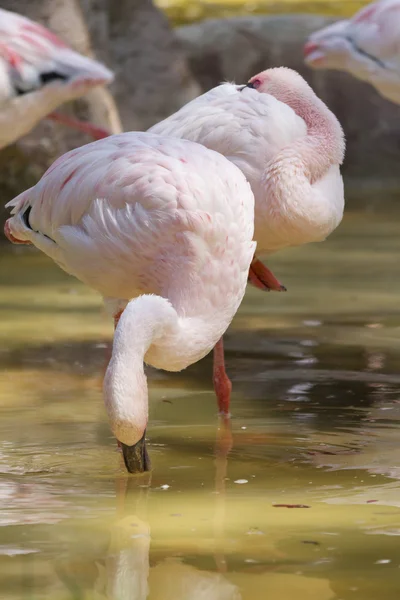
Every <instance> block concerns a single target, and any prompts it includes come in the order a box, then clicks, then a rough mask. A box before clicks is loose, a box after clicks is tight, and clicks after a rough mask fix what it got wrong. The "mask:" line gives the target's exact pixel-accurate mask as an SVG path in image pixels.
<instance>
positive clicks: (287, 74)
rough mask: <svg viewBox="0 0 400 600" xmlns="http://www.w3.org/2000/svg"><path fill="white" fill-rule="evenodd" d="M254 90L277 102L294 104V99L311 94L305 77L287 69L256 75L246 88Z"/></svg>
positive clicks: (278, 68) (267, 71)
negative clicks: (267, 95) (273, 98)
mask: <svg viewBox="0 0 400 600" xmlns="http://www.w3.org/2000/svg"><path fill="white" fill-rule="evenodd" d="M244 87H248V88H253V89H255V90H257V91H258V92H260V93H262V94H269V95H271V96H274V97H275V98H276V99H277V100H280V101H281V102H284V103H285V104H288V105H289V106H290V105H291V104H292V101H293V99H294V97H296V96H299V95H300V94H309V93H310V90H311V88H310V86H309V85H308V83H307V82H306V81H305V79H303V77H302V76H301V75H300V74H299V73H297V71H293V69H288V68H287V67H277V68H274V69H267V70H266V71H263V72H262V73H259V74H258V75H254V77H252V78H251V79H250V80H249V82H248V83H247V84H246V85H245V86H244Z"/></svg>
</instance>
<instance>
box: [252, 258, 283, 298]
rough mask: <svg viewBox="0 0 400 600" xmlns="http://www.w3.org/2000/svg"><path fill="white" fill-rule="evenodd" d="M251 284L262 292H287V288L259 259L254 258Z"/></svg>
mask: <svg viewBox="0 0 400 600" xmlns="http://www.w3.org/2000/svg"><path fill="white" fill-rule="evenodd" d="M248 281H249V283H251V284H252V285H254V286H255V287H256V288H258V289H260V290H264V291H267V292H269V291H270V290H274V291H275V292H286V288H285V286H284V285H282V284H281V283H280V282H279V281H278V280H277V278H276V277H275V275H274V274H273V273H272V272H271V271H270V270H269V269H268V267H266V266H265V265H264V264H263V263H262V262H261V261H260V260H258V258H256V257H254V258H253V260H252V262H251V265H250V270H249V279H248Z"/></svg>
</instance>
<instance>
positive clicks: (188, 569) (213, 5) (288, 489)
mask: <svg viewBox="0 0 400 600" xmlns="http://www.w3.org/2000/svg"><path fill="white" fill-rule="evenodd" d="M365 4H366V2H361V1H353V0H342V1H340V0H332V1H329V0H314V1H313V2H303V1H301V0H299V1H294V0H280V1H279V0H275V1H268V0H264V1H260V2H258V1H257V0H254V1H251V2H245V1H242V0H226V1H223V0H221V1H220V2H218V0H214V1H211V0H210V1H208V0H198V1H196V0H159V2H158V3H153V2H151V0H118V1H117V0H80V1H78V0H34V1H33V0H9V1H7V0H2V1H1V2H0V5H1V7H2V8H6V9H9V10H13V11H16V12H20V13H21V14H24V15H26V16H28V17H30V18H32V19H34V20H36V21H40V22H41V23H43V24H44V25H46V26H48V27H49V28H51V29H52V30H53V31H54V32H56V33H57V34H58V35H59V36H60V37H62V38H63V39H65V40H66V41H67V42H68V43H69V44H70V45H72V46H73V47H74V48H76V49H77V50H79V51H80V52H83V53H87V54H91V53H93V54H94V55H95V56H96V57H97V58H98V59H99V60H101V61H103V62H104V63H105V64H106V65H107V66H109V67H110V68H111V69H112V70H113V71H114V73H115V81H114V83H113V84H112V85H111V86H110V87H109V88H107V89H98V90H95V91H94V92H92V93H91V94H89V95H88V96H86V97H84V98H81V99H79V101H76V102H74V103H72V104H70V105H68V106H63V107H62V108H61V111H64V112H65V113H66V114H69V115H75V116H78V117H80V118H83V119H90V120H91V121H93V122H97V123H98V124H102V125H104V126H111V123H112V122H113V119H114V117H115V115H117V114H119V116H120V118H121V121H122V124H123V128H124V130H145V129H147V128H148V127H149V126H151V125H152V124H153V123H156V122H157V121H159V120H161V119H163V118H164V117H166V116H167V115H169V114H171V113H172V112H174V111H175V110H177V109H178V108H179V107H180V106H182V105H183V104H184V103H186V102H187V101H189V100H190V99H191V98H194V97H195V96H196V95H198V94H200V93H202V92H204V91H206V90H208V89H210V88H211V87H213V86H215V85H218V84H219V83H220V82H221V81H224V80H234V81H236V82H237V83H245V82H246V81H247V80H248V79H249V77H250V76H252V75H254V74H256V73H257V72H259V71H261V70H264V69H267V68H269V67H274V66H282V65H284V66H288V67H291V68H293V69H296V70H297V71H299V72H300V73H301V74H302V75H303V76H304V77H305V78H306V79H307V81H308V82H309V83H310V84H311V85H312V87H313V88H314V90H315V91H316V93H317V94H318V95H319V96H320V97H321V98H322V100H324V102H326V104H327V105H328V106H329V107H330V108H331V110H332V111H333V112H334V113H335V114H336V116H337V117H338V119H339V120H340V122H341V124H342V126H343V128H344V131H345V134H346V138H347V152H346V159H345V163H344V166H343V175H344V179H345V187H346V201H347V205H346V214H345V218H344V221H343V223H342V224H341V225H340V226H339V227H338V229H337V231H336V232H335V233H334V234H333V235H332V236H331V237H330V238H329V239H328V240H327V241H326V242H324V243H322V244H318V245H309V246H306V247H302V248H300V249H295V250H291V249H288V250H286V251H284V252H281V253H278V255H277V256H276V257H275V256H274V257H273V259H272V261H270V263H269V266H272V268H273V271H274V272H275V273H276V275H277V276H278V277H279V279H280V280H281V281H282V282H283V283H284V284H285V285H286V286H287V288H288V293H287V294H274V293H271V294H263V293H261V292H259V291H258V290H255V289H248V291H247V294H246V298H245V301H244V303H243V305H242V307H241V309H240V311H239V313H238V315H237V317H236V318H235V320H234V323H233V325H232V327H231V328H230V329H229V331H228V333H227V336H226V352H227V371H228V373H229V375H230V377H231V378H232V381H233V399H232V412H233V433H234V447H233V450H232V452H231V455H230V457H229V459H228V461H227V462H225V463H222V464H221V463H220V461H219V460H218V456H217V457H216V456H215V452H214V446H215V439H216V437H217V420H216V414H215V396H214V393H213V391H212V385H211V357H207V358H206V359H204V360H203V361H201V362H200V363H198V364H196V365H194V366H193V367H191V368H189V369H188V370H186V371H185V372H183V373H177V374H170V373H165V372H159V371H155V370H152V369H149V370H148V376H149V381H150V389H151V406H150V426H149V430H148V434H149V436H150V447H149V449H150V453H151V454H152V457H153V463H154V465H155V470H154V472H153V479H152V483H151V486H150V488H145V489H147V490H148V492H149V493H148V495H147V496H146V497H145V498H143V497H142V496H140V493H141V492H142V491H143V490H142V489H141V488H140V486H138V485H136V484H132V483H131V488H132V489H131V490H130V492H129V490H128V492H127V495H126V497H127V500H126V504H125V508H124V511H122V516H121V512H120V509H119V507H118V505H117V508H116V501H115V499H116V496H118V495H120V494H121V486H122V488H123V489H125V487H124V486H126V477H125V473H124V471H123V469H122V468H121V464H120V462H119V458H118V454H117V452H116V451H115V440H113V437H112V435H111V434H110V431H109V427H108V423H107V420H106V416H105V411H104V407H103V401H102V391H101V385H102V374H103V370H104V366H105V364H106V350H107V348H109V346H110V342H111V338H112V323H111V322H110V320H108V319H107V318H106V317H105V316H104V315H103V314H102V312H101V302H100V299H99V297H98V296H96V295H95V294H94V293H92V292H91V291H90V290H88V289H87V288H86V287H84V286H83V285H81V284H80V283H78V282H77V281H76V280H74V279H72V278H70V277H68V276H67V275H66V274H65V273H64V272H62V271H61V270H60V269H58V268H57V267H56V266H55V265H54V264H53V263H52V262H51V261H50V260H49V259H47V258H46V257H45V256H44V255H42V254H40V253H39V252H37V251H36V250H35V249H33V248H27V247H12V246H11V245H10V244H8V243H7V242H6V240H5V239H4V238H1V240H2V242H4V243H1V246H0V309H1V315H2V319H1V322H0V417H1V418H0V440H1V441H0V501H1V506H2V510H1V511H0V533H1V534H2V535H1V540H0V589H1V590H2V594H4V595H3V596H2V597H4V598H7V599H12V600H17V599H20V598H30V599H32V600H39V599H42V598H46V599H49V600H55V599H60V600H64V598H65V599H67V598H68V599H70V598H71V599H72V598H73V599H76V600H78V599H81V598H82V599H86V598H88V599H92V598H93V599H94V600H98V599H99V598H108V599H111V600H144V599H145V598H146V597H148V598H149V599H150V600H152V599H154V600H156V599H157V600H158V599H159V600H170V599H171V600H172V598H173V599H174V600H197V599H199V598H207V600H257V599H258V598H259V599H260V600H265V598H267V597H268V598H269V597H271V598H274V600H275V599H279V600H289V599H292V598H293V597H295V598H296V600H303V599H304V600H314V599H315V600H325V599H326V600H377V599H378V598H381V597H384V598H385V600H397V599H398V573H399V566H400V555H399V548H398V542H397V537H396V536H398V535H399V534H400V524H399V516H398V515H399V507H400V500H399V499H400V486H399V478H400V473H399V461H400V456H399V425H400V412H399V402H400V375H399V364H400V346H399V334H400V309H399V294H400V283H399V281H398V273H399V268H398V262H399V258H398V257H399V253H400V221H399V218H398V217H399V211H398V206H397V205H398V200H397V198H398V194H399V188H400V169H399V159H400V118H399V116H400V107H399V106H396V105H395V104H392V103H390V102H389V101H387V100H385V99H384V98H383V97H381V96H380V95H379V94H378V92H377V91H376V90H375V89H374V88H373V87H372V86H370V85H368V84H366V83H363V82H361V81H359V80H357V79H355V78H353V77H351V76H350V75H347V74H346V73H342V72H336V71H324V70H318V71H312V70H311V69H309V68H308V67H306V66H305V64H304V61H303V45H304V42H305V41H306V39H307V37H308V35H309V34H310V33H311V32H313V31H316V30H318V29H320V28H321V27H323V26H325V25H326V24H328V23H330V22H332V21H334V20H335V19H339V18H343V16H350V15H353V14H354V13H355V12H356V11H357V10H359V8H360V7H361V6H363V5H365ZM89 141H91V140H90V138H89V137H86V136H85V135H83V134H80V133H76V132H71V130H68V129H67V128H64V127H62V126H61V125H57V124H55V123H50V122H42V123H40V124H39V125H38V126H37V127H36V128H35V130H34V131H33V132H32V133H31V134H29V135H27V136H25V137H24V138H22V139H20V140H19V141H18V142H17V143H16V144H14V145H13V146H11V147H8V148H6V149H4V150H2V151H1V152H0V193H1V202H0V204H1V207H2V206H3V204H4V203H5V202H6V201H7V200H9V199H10V198H12V197H13V196H15V195H16V194H17V193H19V192H20V191H22V190H24V189H26V188H27V187H28V186H30V185H32V184H33V183H35V182H36V181H37V180H38V178H39V177H40V176H41V175H42V173H43V172H44V170H45V169H46V168H47V167H48V166H49V164H50V163H51V162H52V161H53V160H54V158H56V157H57V156H59V155H60V154H61V153H62V152H65V151H66V150H68V149H70V148H73V147H76V146H78V145H81V144H83V143H86V142H89ZM4 216H5V214H4V212H3V213H2V217H4ZM1 230H2V228H1ZM116 474H117V475H116ZM116 489H117V493H116ZM125 491H126V490H125ZM124 493H125V492H124ZM138 496H140V497H139V499H138ZM138 505H140V509H139V508H138ZM276 505H278V506H276ZM279 505H281V506H280V507H279ZM285 505H292V506H293V505H294V506H297V507H300V508H304V510H288V509H287V508H285ZM132 531H133V532H134V533H133V534H132ZM150 538H151V544H150ZM147 585H149V586H150V592H149V594H150V595H149V596H147V593H148V589H147Z"/></svg>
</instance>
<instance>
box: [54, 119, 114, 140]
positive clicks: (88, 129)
mask: <svg viewBox="0 0 400 600" xmlns="http://www.w3.org/2000/svg"><path fill="white" fill-rule="evenodd" d="M46 119H50V120H51V121H55V122H56V123H61V124H62V125H66V126H67V127H72V129H77V130H78V131H83V133H87V134H89V135H91V136H92V137H93V138H94V139H95V140H102V139H103V138H106V137H108V136H109V135H111V133H110V131H107V130H106V129H103V128H102V127H97V125H93V124H92V123H86V122H85V121H79V119H74V118H73V117H69V116H68V115H64V114H61V113H58V112H52V113H50V114H49V115H47V117H46Z"/></svg>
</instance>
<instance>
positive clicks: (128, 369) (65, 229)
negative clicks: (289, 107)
mask: <svg viewBox="0 0 400 600" xmlns="http://www.w3.org/2000/svg"><path fill="white" fill-rule="evenodd" d="M7 206H9V207H12V214H13V216H12V217H11V218H9V219H8V220H7V222H6V225H5V230H4V231H5V234H6V236H7V237H8V238H9V239H10V241H12V242H14V243H30V244H33V245H35V246H36V247H37V248H38V249H39V250H41V251H42V252H44V253H45V254H47V255H48V256H50V258H52V259H53V260H54V261H55V262H56V263H57V264H58V265H59V266H60V267H61V268H62V269H64V270H65V271H67V272H68V273H70V274H71V275H74V276H75V277H77V278H78V279H80V280H81V281H83V282H84V283H86V284H87V285H89V286H91V287H92V288H93V289H95V290H97V291H98V292H100V294H102V296H103V298H104V301H105V304H106V306H107V307H108V309H109V310H110V312H111V313H112V314H113V315H114V319H115V325H116V331H115V336H114V342H113V350H112V357H111V361H110V363H109V366H108V369H107V372H106V376H105V380H104V396H105V404H106V408H107V412H108V416H109V421H110V424H111V429H112V431H113V433H114V434H115V436H116V438H117V440H118V441H119V443H120V446H121V447H122V451H123V455H124V459H125V464H126V466H127V469H128V470H129V471H130V472H142V471H145V470H148V469H149V461H148V457H147V452H146V447H145V432H146V427H147V421H148V391H147V381H146V377H145V374H144V371H143V361H145V362H146V363H148V364H150V365H153V366H155V367H157V368H160V369H166V370H169V371H180V370H182V369H184V368H185V367H187V366H188V365H190V364H192V363H194V362H196V361H198V360H200V359H201V358H202V357H204V356H205V355H206V354H207V353H208V352H209V351H210V350H211V349H212V348H213V347H214V346H215V344H216V343H217V341H218V340H219V339H220V338H221V336H222V335H223V333H224V332H225V330H226V329H227V327H228V326H229V324H230V322H231V320H232V318H233V316H234V314H235V313H236V311H237V309H238V307H239V305H240V302H241V300H242V298H243V295H244V292H245V288H246V282H247V276H248V271H249V267H250V263H251V260H252V257H253V254H254V250H255V242H253V241H252V238H253V230H254V196H253V194H252V191H251V188H250V186H249V184H248V182H247V181H246V179H245V177H244V175H243V174H242V173H241V172H240V170H239V169H238V168H237V167H235V165H233V164H232V163H231V162H229V161H228V160H227V159H226V158H225V157H223V156H222V155H220V154H218V153H217V152H213V151H211V150H208V149H206V148H204V146H201V145H199V144H194V143H193V142H190V141H187V140H178V139H169V138H163V137H160V136H158V135H155V134H150V133H125V134H120V135H114V136H111V137H108V138H106V139H103V140H100V141H97V142H93V143H92V144H88V145H86V146H82V147H81V148H78V149H76V150H73V151H71V152H68V153H67V154H65V155H64V156H62V157H61V158H59V159H58V160H57V161H56V162H55V163H54V164H53V165H52V166H51V167H50V168H49V169H48V171H47V172H46V173H45V174H44V175H43V177H42V179H41V180H40V181H39V182H38V183H37V184H36V185H35V186H34V187H32V188H30V189H29V190H27V191H25V192H23V193H22V194H20V195H19V196H18V197H17V198H15V199H14V200H12V201H11V202H9V204H8V205H7ZM132 298H133V299H132ZM121 313H122V314H121Z"/></svg>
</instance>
